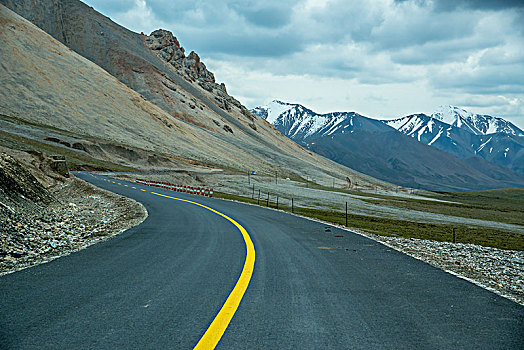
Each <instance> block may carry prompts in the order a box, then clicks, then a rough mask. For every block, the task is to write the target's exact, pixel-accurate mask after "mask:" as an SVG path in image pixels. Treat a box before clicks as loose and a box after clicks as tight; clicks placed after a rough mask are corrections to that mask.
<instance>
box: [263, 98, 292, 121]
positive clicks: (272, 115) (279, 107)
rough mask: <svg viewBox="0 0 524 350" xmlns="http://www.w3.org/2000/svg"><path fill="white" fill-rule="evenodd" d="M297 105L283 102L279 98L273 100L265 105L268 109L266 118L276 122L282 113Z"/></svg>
mask: <svg viewBox="0 0 524 350" xmlns="http://www.w3.org/2000/svg"><path fill="white" fill-rule="evenodd" d="M295 106H297V105H294V104H290V103H286V102H282V101H279V100H273V101H271V102H270V103H269V104H268V105H267V106H266V107H265V108H266V110H267V117H266V120H267V121H268V122H269V123H271V124H274V122H275V121H276V120H277V119H278V117H279V116H280V115H281V114H282V113H284V112H287V111H289V110H290V109H292V108H293V107H295Z"/></svg>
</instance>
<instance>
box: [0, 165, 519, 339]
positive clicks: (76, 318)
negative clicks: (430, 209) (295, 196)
mask: <svg viewBox="0 0 524 350" xmlns="http://www.w3.org/2000/svg"><path fill="white" fill-rule="evenodd" d="M79 176H80V177H82V178H84V179H86V180H88V181H90V182H92V183H94V184H95V185H97V186H100V187H102V188H106V189H108V190H111V191H114V192H116V193H120V194H122V195H125V196H128V197H131V198H134V199H136V200H137V201H140V202H141V203H143V204H144V205H145V207H146V208H147V210H148V212H149V217H148V218H147V219H146V221H144V222H143V223H142V224H141V225H139V226H138V227H135V228H133V229H130V230H128V231H126V232H124V233H122V234H120V235H118V236H116V237H114V238H112V239H110V240H108V241H106V242H102V243H99V244H96V245H94V246H91V247H89V248H87V249H85V250H83V251H80V252H77V253H74V254H71V255H69V256H65V257H62V258H60V259H57V260H54V261H52V262H50V263H47V264H42V265H39V266H36V267H33V268H29V269H26V270H23V271H19V272H16V273H13V274H10V275H6V276H3V277H0V300H1V304H0V348H6V349H42V348H46V349H51V348H53V349H55V348H61V349H71V348H75V349H76V348H96V349H101V348H104V349H105V348H107V349H109V348H111V349H113V348H126V349H128V348H143V349H146V348H147V349H149V348H171V349H188V348H192V347H193V346H195V344H197V342H198V341H199V339H200V338H201V337H202V335H203V334H204V332H205V331H206V329H207V328H208V327H209V325H210V323H211V322H212V321H213V319H214V318H215V316H216V314H217V313H218V311H219V310H220V309H221V307H222V305H223V304H224V301H225V300H226V298H227V297H228V295H229V293H230V292H231V290H232V288H233V287H234V286H235V284H236V283H237V280H238V278H239V274H240V272H241V270H242V267H243V264H244V261H245V259H246V246H245V243H244V240H243V239H242V235H241V234H240V232H239V230H238V229H237V228H236V227H235V226H233V225H232V224H231V222H229V221H227V220H225V219H224V218H223V217H221V216H219V215H217V214H215V213H213V212H211V211H209V210H206V209H204V208H202V207H199V206H196V205H194V204H190V203H186V202H180V201H176V200H173V199H169V198H165V197H160V196H157V195H153V194H151V191H154V192H158V193H161V194H162V193H163V194H166V195H170V196H174V197H178V198H183V199H189V200H192V201H195V202H199V203H202V204H204V205H206V206H209V207H211V208H214V209H216V210H218V211H220V212H221V213H223V214H225V215H227V216H229V217H231V218H233V219H234V220H236V221H237V222H238V223H239V224H240V225H242V226H243V227H244V228H245V229H246V230H247V231H248V232H249V235H250V237H251V239H252V240H253V243H254V245H255V250H256V262H255V269H254V272H253V275H252V278H251V281H250V284H249V288H248V290H247V292H246V293H245V294H244V295H243V299H242V302H241V304H240V307H239V308H238V310H237V311H236V314H235V316H234V318H233V319H232V321H231V323H230V324H229V327H228V328H227V330H226V332H225V334H224V336H223V337H222V339H221V341H220V343H219V344H218V348H221V349H402V348H409V349H457V348H460V349H523V348H524V307H522V306H520V305H518V304H516V303H514V302H512V301H509V300H507V299H504V298H502V297H500V296H497V295H495V294H493V293H491V292H489V291H486V290H484V289H482V288H480V287H477V286H475V285H473V284H471V283H469V282H467V281H464V280H462V279H459V278H457V277H454V276H452V275H450V274H447V273H445V272H443V271H441V270H438V269H436V268H434V267H431V266H429V265H427V264H425V263H423V262H420V261H418V260H415V259H412V258H410V257H408V256H406V255H403V254H401V253H399V252H397V251H395V250H392V249H390V248H387V247H385V246H382V245H380V244H378V243H377V242H374V241H372V240H369V239H367V238H364V237H362V236H359V235H356V234H353V233H350V232H348V231H344V230H341V229H338V228H334V227H330V226H327V225H324V224H321V223H317V222H312V221H309V220H306V219H302V218H298V217H294V216H292V215H289V214H285V213H281V212H276V211H272V210H268V209H264V208H259V207H255V206H250V205H245V204H240V203H234V202H228V201H223V200H219V199H216V198H205V197H201V196H195V195H189V194H184V193H175V192H171V191H167V190H161V189H158V188H150V187H147V186H141V185H136V184H130V183H128V185H129V186H128V187H124V186H123V184H125V182H123V181H119V182H120V183H122V185H118V184H116V183H115V184H113V183H112V182H108V181H104V180H102V179H103V177H101V176H96V177H93V176H90V175H89V174H80V175H79ZM106 179H107V178H106ZM131 186H135V187H137V189H133V188H131ZM139 188H142V189H145V190H146V191H140V190H139ZM340 236H343V237H340Z"/></svg>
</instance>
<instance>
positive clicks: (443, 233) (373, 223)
mask: <svg viewBox="0 0 524 350" xmlns="http://www.w3.org/2000/svg"><path fill="white" fill-rule="evenodd" d="M486 192H487V193H486ZM216 196H217V197H218V198H224V199H230V200H237V201H241V202H246V203H251V204H257V199H251V198H249V197H243V196H238V195H231V194H226V193H221V192H217V193H216ZM438 196H442V198H443V199H444V198H447V199H446V200H452V199H454V200H458V199H463V200H464V202H465V204H464V205H465V206H466V207H465V208H462V209H463V210H464V212H463V214H464V215H470V216H467V217H476V216H480V215H481V214H482V213H483V212H486V211H487V212H490V211H489V209H487V208H486V207H487V206H489V204H488V203H486V204H485V205H484V204H482V203H483V201H485V200H487V199H489V198H495V199H496V200H495V202H496V204H495V205H494V208H493V209H492V212H491V214H493V213H494V212H497V211H501V212H503V213H504V210H508V211H509V212H511V213H513V212H516V211H518V208H519V206H518V205H519V203H521V198H520V197H519V195H518V193H517V194H514V193H513V191H512V190H498V191H483V192H477V193H468V194H463V193H459V194H453V193H452V194H442V195H438ZM504 196H507V197H508V199H509V202H505V201H504V200H503V197H504ZM397 198H399V197H397ZM497 198H498V199H497ZM511 198H513V199H511ZM403 202H405V203H408V205H409V206H410V207H412V208H416V209H417V210H423V205H425V204H426V203H425V202H423V201H420V202H422V203H420V204H416V203H415V204H414V203H413V202H412V201H411V200H405V201H403ZM415 202H418V201H415ZM435 203H439V202H435ZM259 204H260V205H262V206H266V205H267V202H266V199H261V200H260V202H259ZM432 204H434V203H433V202H430V204H429V205H430V206H429V207H430V208H431V209H434V210H435V209H438V208H446V206H445V205H444V206H442V207H440V206H439V205H434V206H431V205H432ZM452 204H453V203H450V204H449V205H450V206H451V205H452ZM408 205H406V207H408ZM269 206H270V207H272V208H276V202H275V201H274V200H273V201H271V202H270V203H269ZM520 208H522V207H520ZM278 209H280V210H284V211H287V212H291V211H293V212H294V213H295V214H298V215H303V216H306V217H310V218H314V219H319V220H322V221H327V222H331V223H334V224H338V225H343V226H345V225H346V216H345V213H342V212H339V211H334V210H321V209H311V208H303V207H296V206H294V207H293V208H291V207H290V206H289V205H282V203H279V206H278ZM449 213H450V214H453V215H456V213H455V212H453V211H452V210H450V211H449ZM493 215H494V214H493ZM494 216H496V215H494ZM499 217H500V216H499ZM506 217H509V216H506ZM347 226H348V227H350V228H355V229H359V230H364V231H367V232H370V233H374V234H378V235H383V236H396V237H403V238H417V239H429V240H435V241H446V242H452V241H453V229H455V242H457V243H471V244H477V245H482V246H488V247H494V248H500V249H513V250H524V236H522V235H521V234H518V233H514V232H507V231H504V230H497V229H491V228H485V227H470V226H466V225H445V224H429V223H420V222H413V221H406V220H395V219H392V218H378V217H372V216H366V215H355V214H348V216H347Z"/></svg>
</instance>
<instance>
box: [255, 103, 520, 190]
mask: <svg viewBox="0 0 524 350" xmlns="http://www.w3.org/2000/svg"><path fill="white" fill-rule="evenodd" d="M252 112H253V113H254V114H256V115H258V116H259V117H261V118H263V119H265V120H267V121H268V122H270V123H271V124H273V125H274V126H275V127H276V128H277V129H278V130H279V131H281V132H282V133H283V134H284V135H286V136H288V137H289V138H291V139H292V140H294V141H295V142H297V143H299V144H301V145H303V146H304V147H306V148H308V149H310V150H312V151H314V152H317V153H319V154H321V155H324V156H326V157H328V158H330V159H332V160H335V161H336V162H339V163H341V164H344V165H346V166H349V167H352V168H353V169H355V170H358V171H360V172H363V173H365V174H368V175H371V176H374V177H377V178H379V179H382V180H385V181H389V182H392V183H396V184H400V185H403V186H410V187H416V188H425V189H430V190H439V191H442V190H454V191H455V190H474V189H487V188H498V187H508V186H522V185H523V184H524V176H522V174H519V173H517V172H516V171H514V170H512V169H509V168H507V167H504V166H499V165H497V164H494V163H493V162H489V161H487V160H486V159H483V158H481V157H479V154H475V153H473V152H470V151H467V147H466V146H465V144H466V143H465V141H461V142H460V144H463V152H464V156H463V157H458V156H456V155H454V154H452V153H450V152H445V151H442V150H440V149H438V148H436V147H435V146H433V144H435V142H436V140H438V138H437V139H436V140H435V141H434V142H433V143H431V141H432V139H430V137H429V133H430V130H431V131H436V134H438V131H437V127H436V126H435V127H434V125H437V124H438V127H442V130H447V129H449V128H451V130H453V131H454V134H452V133H450V137H451V136H452V135H453V136H454V135H455V134H456V135H457V137H458V136H460V137H462V138H463V139H464V140H469V139H473V138H478V139H479V140H482V139H483V138H485V137H486V136H493V135H491V134H490V135H485V134H483V133H486V132H488V131H491V130H501V131H500V132H498V133H496V134H495V135H497V137H492V138H491V140H492V141H493V140H494V139H504V138H505V137H509V138H510V139H513V138H515V139H516V140H520V139H519V138H520V137H521V136H519V135H520V133H521V132H522V131H521V130H520V129H518V128H517V127H516V126H514V125H513V124H511V123H504V121H503V120H502V119H500V118H498V119H495V118H493V119H491V118H488V116H483V117H484V118H483V119H482V120H480V118H479V120H468V119H465V120H462V119H460V120H457V121H456V126H453V125H451V124H447V123H445V121H450V118H449V113H446V110H445V109H441V111H440V114H435V117H434V118H432V117H429V116H427V118H425V119H424V121H425V122H426V128H425V129H424V131H421V132H420V135H421V137H420V140H419V139H418V135H419V134H418V133H417V132H416V130H422V129H421V127H422V126H421V127H419V128H412V129H410V130H415V131H414V132H413V133H411V134H410V133H405V132H404V131H403V130H408V129H409V128H408V125H410V124H409V119H405V120H401V119H397V120H395V121H382V120H376V119H372V118H368V117H365V116H362V115H360V114H358V113H355V112H334V113H327V114H318V113H315V112H313V111H312V110H310V109H308V108H306V107H304V106H302V105H300V104H292V103H285V102H282V101H278V100H275V101H273V102H271V103H270V104H268V105H267V106H261V107H257V108H254V109H252ZM419 116H421V115H419ZM437 117H439V118H440V119H437ZM406 118H407V117H406ZM420 118H422V117H420ZM421 120H422V119H421ZM412 121H413V122H414V120H412ZM466 122H467V123H466ZM390 123H391V125H390ZM419 124H420V123H419ZM419 124H415V123H414V125H419ZM393 126H397V127H393ZM402 126H404V129H402V128H401V127H402ZM463 127H464V128H468V129H469V128H472V127H474V128H475V129H474V130H476V132H477V133H478V135H477V134H473V132H472V131H468V130H467V129H463ZM399 131H400V132H399ZM442 132H444V131H442ZM426 134H427V136H428V137H427V139H426V138H423V137H422V136H424V135H426ZM413 135H415V136H416V138H414V137H411V136H413ZM506 135H508V136H506ZM424 137H425V136H424ZM435 137H436V136H433V139H434V138H435ZM468 138H469V139H468ZM488 138H489V137H488ZM444 139H445V138H444V137H442V140H444ZM423 140H425V141H427V142H424V141H423ZM448 140H450V141H449V142H450V143H451V144H452V145H454V144H455V143H457V144H459V142H458V141H454V140H453V139H449V138H448ZM457 140H458V139H457ZM461 140H462V139H461ZM484 142H486V141H484ZM470 144H471V143H470ZM473 146H474V145H473ZM473 146H472V147H473ZM477 149H478V148H477ZM481 151H482V150H481ZM468 152H469V153H468ZM477 153H479V152H477ZM480 154H482V153H480ZM492 154H493V152H492ZM506 156H508V153H507V154H506ZM506 158H509V159H511V158H512V157H506ZM516 163H517V164H518V163H519V160H518V159H517V161H516ZM517 168H518V167H517Z"/></svg>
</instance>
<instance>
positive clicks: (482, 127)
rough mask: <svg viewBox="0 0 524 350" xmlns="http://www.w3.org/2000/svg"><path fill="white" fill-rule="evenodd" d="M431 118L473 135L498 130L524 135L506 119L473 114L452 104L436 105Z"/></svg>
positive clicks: (491, 132)
mask: <svg viewBox="0 0 524 350" xmlns="http://www.w3.org/2000/svg"><path fill="white" fill-rule="evenodd" d="M431 118H434V119H437V120H440V121H442V122H444V123H446V124H449V125H452V126H456V127H458V128H461V129H465V130H467V131H469V132H471V133H473V134H475V135H487V134H493V133H498V132H502V133H506V134H511V135H524V133H523V131H522V130H520V129H519V128H518V127H516V126H515V125H513V124H512V123H511V122H508V121H507V120H504V119H502V118H498V117H492V116H490V115H481V114H473V113H471V112H468V111H466V110H464V109H462V108H459V107H454V106H440V107H438V108H437V110H436V111H435V113H433V114H432V115H431Z"/></svg>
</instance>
